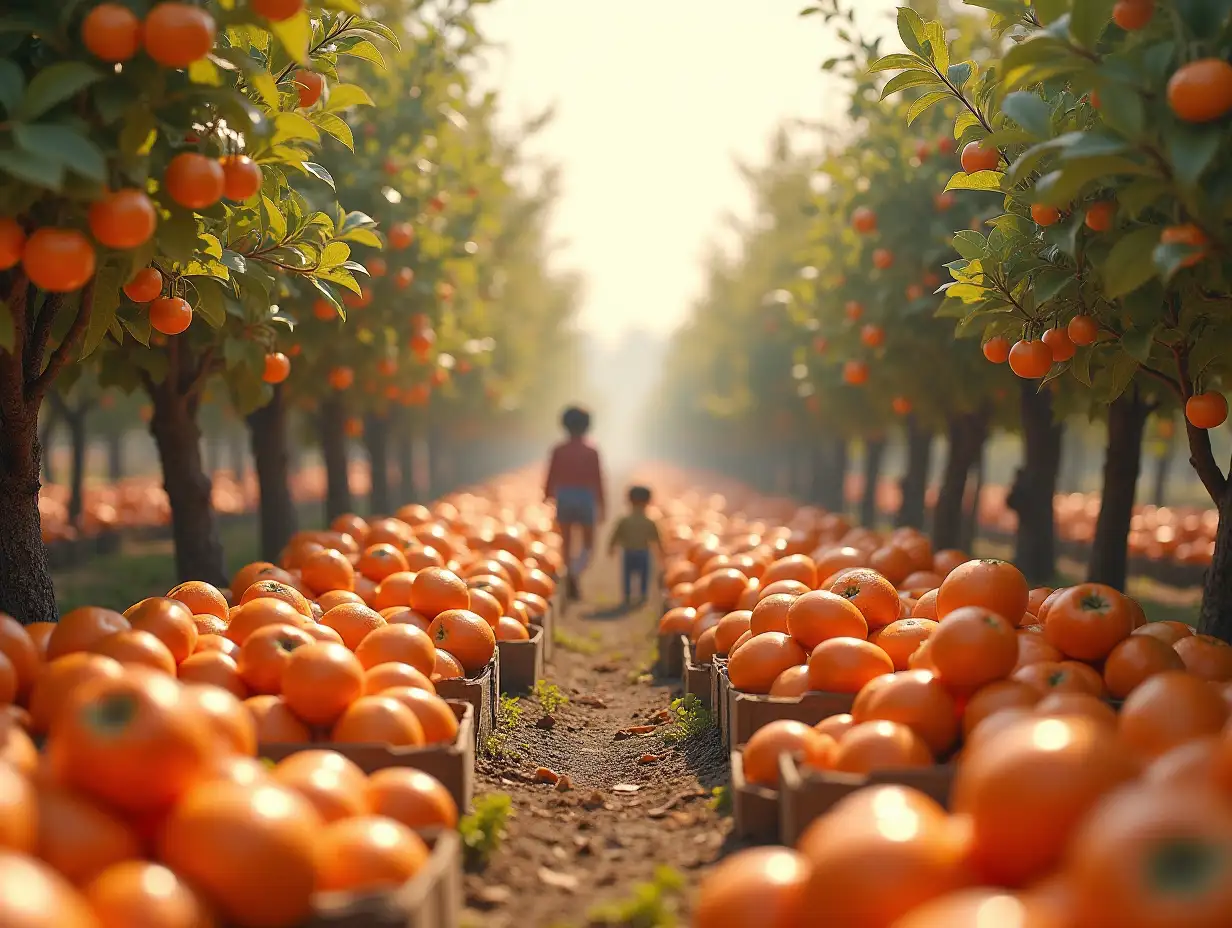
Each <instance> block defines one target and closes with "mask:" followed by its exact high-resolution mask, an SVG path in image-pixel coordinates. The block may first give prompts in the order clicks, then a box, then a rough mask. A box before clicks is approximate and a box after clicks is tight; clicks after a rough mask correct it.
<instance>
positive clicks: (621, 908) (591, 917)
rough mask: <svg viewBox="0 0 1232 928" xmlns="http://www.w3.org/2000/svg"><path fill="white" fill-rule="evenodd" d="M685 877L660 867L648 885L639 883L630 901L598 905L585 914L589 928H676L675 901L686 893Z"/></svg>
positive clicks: (667, 868)
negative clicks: (607, 927)
mask: <svg viewBox="0 0 1232 928" xmlns="http://www.w3.org/2000/svg"><path fill="white" fill-rule="evenodd" d="M684 885H685V883H684V877H683V876H681V875H680V873H679V872H678V871H676V870H674V869H672V868H671V867H659V868H658V869H657V870H656V871H655V875H654V879H653V880H652V881H651V882H649V883H638V884H637V885H636V886H634V887H633V893H632V895H630V896H629V898H628V899H624V900H622V901H620V902H609V903H606V904H604V905H598V906H595V907H594V908H593V909H591V910H590V911H589V912H587V913H586V920H587V923H588V924H590V925H620V926H622V928H674V926H675V925H676V924H678V923H677V921H676V914H677V911H678V909H677V905H676V902H677V900H678V899H679V897H680V896H681V894H682V893H683V892H684Z"/></svg>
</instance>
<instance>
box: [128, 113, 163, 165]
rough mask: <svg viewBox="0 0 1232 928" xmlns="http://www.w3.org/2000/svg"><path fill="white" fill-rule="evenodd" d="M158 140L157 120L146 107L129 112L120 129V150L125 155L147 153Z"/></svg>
mask: <svg viewBox="0 0 1232 928" xmlns="http://www.w3.org/2000/svg"><path fill="white" fill-rule="evenodd" d="M157 140H158V122H157V120H156V119H155V118H154V114H153V113H151V112H150V111H149V110H146V109H136V110H135V111H133V112H130V113H129V115H128V116H127V117H126V118H125V120H124V126H123V128H121V129H120V140H119V141H120V151H122V152H123V153H124V154H126V155H145V154H149V152H150V150H151V149H152V148H153V147H154V143H155V142H156V141H157Z"/></svg>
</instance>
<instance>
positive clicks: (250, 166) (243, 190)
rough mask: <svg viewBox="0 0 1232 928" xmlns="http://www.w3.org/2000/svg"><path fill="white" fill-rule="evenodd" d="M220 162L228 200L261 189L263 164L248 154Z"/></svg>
mask: <svg viewBox="0 0 1232 928" xmlns="http://www.w3.org/2000/svg"><path fill="white" fill-rule="evenodd" d="M301 2H302V0H301ZM219 163H220V164H221V165H222V183H223V187H222V191H223V196H225V197H226V198H227V199H228V200H236V201H242V200H247V199H248V198H249V197H252V196H255V195H256V193H257V191H258V190H260V189H261V166H260V165H259V164H257V163H256V162H255V161H253V160H252V159H251V158H249V157H248V156H247V155H228V156H227V157H225V158H222V159H220V160H219Z"/></svg>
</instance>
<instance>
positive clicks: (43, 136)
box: [13, 123, 107, 183]
mask: <svg viewBox="0 0 1232 928" xmlns="http://www.w3.org/2000/svg"><path fill="white" fill-rule="evenodd" d="M13 137H14V138H15V139H16V140H17V144H18V145H20V146H21V147H22V149H23V150H25V151H26V152H28V153H29V154H31V155H36V156H38V157H40V158H46V159H48V160H49V161H58V162H59V163H60V164H63V165H64V166H65V167H67V168H69V169H70V170H72V171H73V172H74V173H76V174H79V175H81V176H82V177H86V178H89V179H90V180H93V181H98V182H99V183H102V182H103V181H105V180H106V179H107V161H106V158H105V157H104V156H103V152H102V150H101V149H99V147H98V146H97V145H95V144H94V142H92V141H91V140H90V139H88V138H87V137H86V136H84V135H82V134H81V133H80V132H78V131H77V130H76V129H70V128H69V127H68V126H59V125H53V124H46V125H27V124H26V123H18V124H17V125H15V126H14V127H13Z"/></svg>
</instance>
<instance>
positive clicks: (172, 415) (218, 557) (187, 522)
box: [150, 378, 227, 586]
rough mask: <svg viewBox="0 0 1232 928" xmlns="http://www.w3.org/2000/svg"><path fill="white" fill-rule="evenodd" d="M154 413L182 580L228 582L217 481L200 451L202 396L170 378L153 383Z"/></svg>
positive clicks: (178, 573) (154, 430)
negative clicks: (217, 512) (216, 504)
mask: <svg viewBox="0 0 1232 928" xmlns="http://www.w3.org/2000/svg"><path fill="white" fill-rule="evenodd" d="M150 386H153V389H152V390H151V391H150V394H151V395H150V398H151V399H152V400H153V401H154V417H153V418H152V419H151V420H150V432H151V433H152V434H153V436H154V443H155V444H156V445H157V446H158V458H159V461H160V462H161V463H162V469H163V486H164V487H166V490H167V497H168V498H169V499H170V501H171V534H172V537H173V538H174V539H175V572H176V576H177V577H178V578H179V579H180V581H185V580H204V581H205V582H206V583H212V584H214V585H215V586H226V585H227V575H226V567H225V564H224V561H223V551H222V542H221V541H220V540H219V538H218V520H217V519H216V518H215V513H214V505H213V500H212V499H211V491H212V484H211V481H210V475H209V474H207V473H206V472H205V466H204V462H203V460H202V457H201V427H200V426H199V425H198V423H197V409H198V402H197V400H196V399H195V398H194V397H191V396H186V395H184V394H183V393H181V392H180V391H179V390H178V389H176V385H175V384H173V383H171V382H170V378H169V379H168V381H164V382H163V383H161V384H152V385H150Z"/></svg>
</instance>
